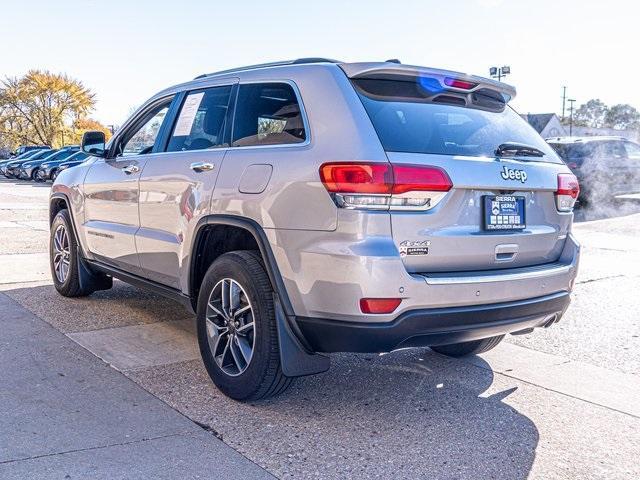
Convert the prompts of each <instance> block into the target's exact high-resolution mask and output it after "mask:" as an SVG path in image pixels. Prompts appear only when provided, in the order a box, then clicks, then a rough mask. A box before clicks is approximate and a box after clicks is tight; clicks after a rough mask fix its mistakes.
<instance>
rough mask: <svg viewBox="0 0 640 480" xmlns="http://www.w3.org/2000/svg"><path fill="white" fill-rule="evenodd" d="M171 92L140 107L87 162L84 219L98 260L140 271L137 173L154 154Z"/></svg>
mask: <svg viewBox="0 0 640 480" xmlns="http://www.w3.org/2000/svg"><path fill="white" fill-rule="evenodd" d="M172 100H173V97H166V98H163V99H161V100H158V101H157V102H154V103H153V104H151V105H150V106H149V107H148V108H146V109H145V110H144V111H142V112H141V113H140V114H139V115H138V116H137V118H135V119H134V120H133V121H132V122H130V123H129V126H128V127H125V129H124V130H123V131H122V132H120V133H119V134H118V136H117V137H116V138H115V139H114V141H113V142H112V143H111V146H110V149H109V156H108V158H106V159H100V160H98V161H96V162H95V163H93V164H92V166H91V168H90V169H89V171H88V172H87V176H86V177H85V182H84V192H85V202H84V224H83V226H82V228H83V230H84V234H85V238H86V241H87V246H88V248H89V251H90V252H91V253H92V254H93V255H94V256H95V257H96V258H97V259H99V260H101V261H103V262H105V263H108V264H110V265H113V266H115V267H118V268H121V269H123V270H126V271H128V272H130V273H134V274H140V273H141V272H142V269H141V268H140V262H139V259H138V252H137V249H136V243H135V234H136V232H137V231H138V228H140V217H139V214H138V200H139V186H138V181H139V179H140V173H141V172H142V169H143V168H144V166H145V164H146V163H147V161H148V160H149V159H151V158H154V157H155V156H156V155H157V153H155V152H154V148H155V145H156V140H157V138H158V133H159V132H160V129H161V127H162V125H163V123H164V120H165V117H166V115H167V112H168V110H169V106H170V105H171V101H172Z"/></svg>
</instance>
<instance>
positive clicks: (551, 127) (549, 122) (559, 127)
mask: <svg viewBox="0 0 640 480" xmlns="http://www.w3.org/2000/svg"><path fill="white" fill-rule="evenodd" d="M520 116H521V117H522V118H524V119H525V120H526V121H527V122H528V123H529V125H531V126H532V127H533V128H535V130H536V132H538V133H539V134H540V136H541V137H542V138H551V137H568V136H569V125H564V124H563V123H562V121H561V120H560V117H558V115H556V114H555V113H527V114H523V115H520ZM571 133H572V136H573V137H609V136H612V137H624V138H626V139H628V140H632V141H634V142H637V141H639V140H640V135H639V133H640V132H639V131H638V130H616V129H615V128H604V127H603V128H595V127H581V126H578V125H573V127H572V128H571Z"/></svg>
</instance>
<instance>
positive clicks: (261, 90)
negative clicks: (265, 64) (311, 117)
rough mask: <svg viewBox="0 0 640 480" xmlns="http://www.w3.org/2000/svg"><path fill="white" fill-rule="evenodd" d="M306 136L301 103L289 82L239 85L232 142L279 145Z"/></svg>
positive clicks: (295, 141)
mask: <svg viewBox="0 0 640 480" xmlns="http://www.w3.org/2000/svg"><path fill="white" fill-rule="evenodd" d="M305 139H306V132H305V130H304V122H303V120H302V112H301V110H300V105H299V104H298V100H297V98H296V95H295V93H294V91H293V88H292V87H291V86H290V85H287V84H285V83H261V84H250V85H240V91H239V93H238V103H237V107H236V114H235V120H234V123H233V146H234V147H240V146H249V145H281V144H287V143H300V142H304V140H305Z"/></svg>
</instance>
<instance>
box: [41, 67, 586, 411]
mask: <svg viewBox="0 0 640 480" xmlns="http://www.w3.org/2000/svg"><path fill="white" fill-rule="evenodd" d="M514 95H515V89H514V88H513V87H511V86H508V85H506V84H504V83H500V82H496V81H493V80H488V79H484V78H480V77H475V76H469V75H466V74H461V73H455V72H450V71H444V70H436V69H431V68H426V67H415V66H408V65H402V64H398V63H394V62H381V63H338V62H335V61H329V60H321V59H306V60H296V61H291V62H282V63H278V64H267V65H260V66H254V67H244V68H238V69H234V70H231V71H225V72H219V73H216V74H210V75H204V76H202V77H199V78H197V79H195V80H194V81H191V82H187V83H183V84H180V85H177V86H174V87H170V88H168V89H166V90H163V91H162V92H160V93H158V94H157V95H155V96H153V97H152V98H151V99H150V100H148V101H147V102H146V103H144V104H143V106H142V107H141V108H140V109H139V110H138V111H137V112H136V113H134V114H133V116H132V117H131V118H130V119H129V120H128V121H127V122H126V123H125V125H124V126H123V127H122V128H120V130H119V131H118V132H117V133H116V134H115V135H114V137H113V138H112V139H111V141H110V142H109V143H108V144H105V136H104V133H102V132H88V133H85V135H84V138H83V142H82V149H83V151H84V152H86V153H88V154H90V155H92V156H94V157H96V158H93V159H91V160H88V161H87V162H85V163H83V164H82V165H80V166H77V167H75V168H72V169H68V170H66V171H63V172H62V173H60V175H59V176H58V178H57V179H56V181H55V183H54V184H53V187H52V191H51V197H50V218H51V239H50V245H51V248H50V252H51V272H52V277H53V282H54V285H55V288H56V289H57V291H58V292H59V293H60V294H62V295H64V296H68V297H76V296H83V295H89V294H90V293H91V292H93V291H96V290H102V289H107V288H110V287H111V285H112V278H113V277H117V278H120V279H123V280H125V281H127V282H130V283H133V284H135V285H139V286H144V287H148V288H151V289H153V290H154V291H156V292H158V293H161V294H163V295H167V296H169V297H171V298H174V299H176V300H178V301H181V302H183V303H184V304H186V305H188V306H190V307H191V308H193V309H194V310H195V312H196V314H197V328H198V330H197V331H198V341H199V346H200V352H201V354H202V357H203V360H204V364H205V366H206V368H207V371H208V373H209V375H210V376H211V378H212V380H213V382H214V383H215V384H216V385H217V386H218V388H219V389H220V390H221V391H222V392H224V393H225V394H226V395H228V396H230V397H232V398H235V399H238V400H250V399H258V398H265V397H268V396H270V395H274V394H277V393H279V392H281V391H283V390H284V389H285V388H287V386H288V385H289V384H290V383H291V380H292V378H294V377H296V376H300V375H308V374H313V373H318V372H321V371H325V370H326V369H327V368H329V357H327V356H325V355H324V353H326V352H345V351H346V352H387V351H391V350H395V349H398V348H405V347H427V346H429V347H431V348H433V349H434V350H435V351H437V352H440V353H443V354H445V355H451V356H464V355H471V354H476V353H480V352H484V351H487V350H489V349H491V348H494V347H495V346H496V345H498V343H499V342H500V341H501V340H502V338H503V337H504V336H505V335H506V334H508V333H524V332H527V333H528V332H530V331H531V330H533V329H534V328H535V327H549V326H551V325H552V324H554V323H555V322H557V321H558V320H559V319H560V318H561V317H562V315H563V313H564V312H565V310H566V309H567V306H568V304H569V292H570V291H571V290H572V287H573V283H574V280H575V277H576V273H577V267H578V259H579V246H578V244H577V243H576V241H575V240H574V237H573V235H572V234H571V225H572V220H573V212H572V210H573V206H574V203H575V200H576V198H577V195H578V192H579V187H578V183H577V181H576V177H575V175H573V174H572V173H571V171H570V170H569V168H568V167H567V166H566V165H565V164H564V163H563V162H562V160H561V159H560V158H559V157H558V156H557V155H556V153H555V152H554V151H553V149H552V148H551V147H550V146H549V145H547V144H546V143H545V142H544V141H543V140H542V138H540V137H539V135H538V134H537V133H536V132H535V131H534V130H533V129H532V128H531V127H529V126H528V124H526V122H525V121H524V120H522V118H520V117H519V116H518V115H517V114H516V113H515V112H514V111H513V110H512V109H511V108H510V107H509V106H508V105H507V102H508V101H509V100H510V99H511V98H512V97H513V96H514ZM327 99H330V100H329V101H328V100H327Z"/></svg>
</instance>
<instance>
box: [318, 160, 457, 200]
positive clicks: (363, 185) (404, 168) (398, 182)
mask: <svg viewBox="0 0 640 480" xmlns="http://www.w3.org/2000/svg"><path fill="white" fill-rule="evenodd" d="M320 179H321V180H322V183H323V184H324V186H325V188H326V189H327V191H329V193H331V194H332V195H333V196H334V199H335V200H336V204H337V205H338V206H340V207H344V208H360V209H367V208H368V209H389V208H398V209H421V210H427V209H429V208H432V207H433V206H435V204H436V203H437V202H439V201H440V200H441V199H442V197H443V196H444V194H445V193H446V192H448V191H449V190H451V187H452V186H453V184H452V183H451V179H450V178H449V176H448V175H447V173H446V172H445V171H444V170H443V169H441V168H439V167H433V166H426V165H411V164H399V165H392V164H389V163H386V162H385V163H373V162H332V163H325V164H323V165H322V166H321V167H320Z"/></svg>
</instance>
